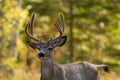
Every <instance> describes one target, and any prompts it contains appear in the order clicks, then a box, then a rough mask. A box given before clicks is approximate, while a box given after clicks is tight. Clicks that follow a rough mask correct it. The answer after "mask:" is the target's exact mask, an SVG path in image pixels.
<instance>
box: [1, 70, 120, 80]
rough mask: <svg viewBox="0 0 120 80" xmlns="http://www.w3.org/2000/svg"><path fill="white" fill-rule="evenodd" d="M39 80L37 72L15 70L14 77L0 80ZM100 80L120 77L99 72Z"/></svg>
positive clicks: (115, 74) (119, 79)
mask: <svg viewBox="0 0 120 80" xmlns="http://www.w3.org/2000/svg"><path fill="white" fill-rule="evenodd" d="M39 78H40V74H39V71H35V70H32V71H29V72H26V70H22V69H16V70H15V71H14V75H11V76H5V77H2V78H1V79H0V80H39ZM100 80H120V75H119V74H117V73H115V72H110V73H105V72H101V79H100Z"/></svg>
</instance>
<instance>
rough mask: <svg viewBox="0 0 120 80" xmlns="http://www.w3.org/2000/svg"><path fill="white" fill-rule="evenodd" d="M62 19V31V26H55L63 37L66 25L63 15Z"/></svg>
mask: <svg viewBox="0 0 120 80" xmlns="http://www.w3.org/2000/svg"><path fill="white" fill-rule="evenodd" d="M60 18H61V21H62V29H61V28H60V25H59V24H58V22H56V23H55V24H54V25H55V27H56V28H57V30H58V31H59V33H60V35H59V37H60V36H62V34H63V33H64V30H65V23H64V18H63V15H60Z"/></svg>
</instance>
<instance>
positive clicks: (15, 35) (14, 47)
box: [12, 0, 22, 62]
mask: <svg viewBox="0 0 120 80" xmlns="http://www.w3.org/2000/svg"><path fill="white" fill-rule="evenodd" d="M21 5H22V0H18V7H21ZM19 23H20V22H19V20H17V21H16V23H15V25H14V31H15V33H14V36H13V42H12V48H13V54H14V58H15V62H16V61H17V60H18V52H17V50H16V48H17V40H18V38H19V31H20V30H19Z"/></svg>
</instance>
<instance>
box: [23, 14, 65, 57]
mask: <svg viewBox="0 0 120 80" xmlns="http://www.w3.org/2000/svg"><path fill="white" fill-rule="evenodd" d="M34 16H35V14H33V15H32V17H31V21H30V22H29V23H28V24H27V25H26V27H25V33H26V35H27V36H28V37H30V38H31V39H33V40H34V42H30V41H27V43H28V45H29V46H30V47H31V48H33V49H38V50H39V51H40V52H39V54H38V57H39V58H40V59H49V58H51V57H52V51H53V50H54V49H55V48H56V47H61V46H63V45H64V44H65V42H66V40H67V37H66V36H63V33H64V29H65V23H64V18H63V16H62V15H60V18H61V22H62V26H61V27H62V28H61V27H60V25H59V23H58V22H56V23H55V24H54V25H55V27H56V28H57V30H58V31H59V33H60V35H59V36H57V37H56V38H50V40H49V41H47V42H43V41H42V40H41V39H37V38H35V37H34V36H33V24H34Z"/></svg>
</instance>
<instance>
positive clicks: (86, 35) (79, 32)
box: [0, 0, 120, 80]
mask: <svg viewBox="0 0 120 80" xmlns="http://www.w3.org/2000/svg"><path fill="white" fill-rule="evenodd" d="M32 13H35V14H36V16H35V23H34V26H35V27H34V28H35V29H34V32H35V33H34V34H35V36H36V37H37V38H41V39H43V40H44V41H47V40H48V39H49V38H50V37H56V36H57V35H58V31H57V30H56V28H55V26H54V23H55V22H56V21H59V22H60V20H59V19H60V17H59V15H60V14H63V15H64V18H65V23H66V30H65V35H67V37H68V41H67V43H66V44H65V45H64V46H63V47H61V48H57V49H56V50H55V53H54V62H55V63H61V64H66V63H70V62H81V61H87V62H92V63H95V64H107V65H109V67H110V73H104V72H103V71H100V72H101V74H102V75H101V80H120V0H0V80H39V78H40V60H39V59H38V57H37V53H38V51H37V50H33V49H31V48H30V47H29V46H28V45H27V44H26V41H28V40H30V38H28V37H27V36H26V35H25V32H24V29H25V24H26V23H27V22H28V21H30V17H31V15H32Z"/></svg>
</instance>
